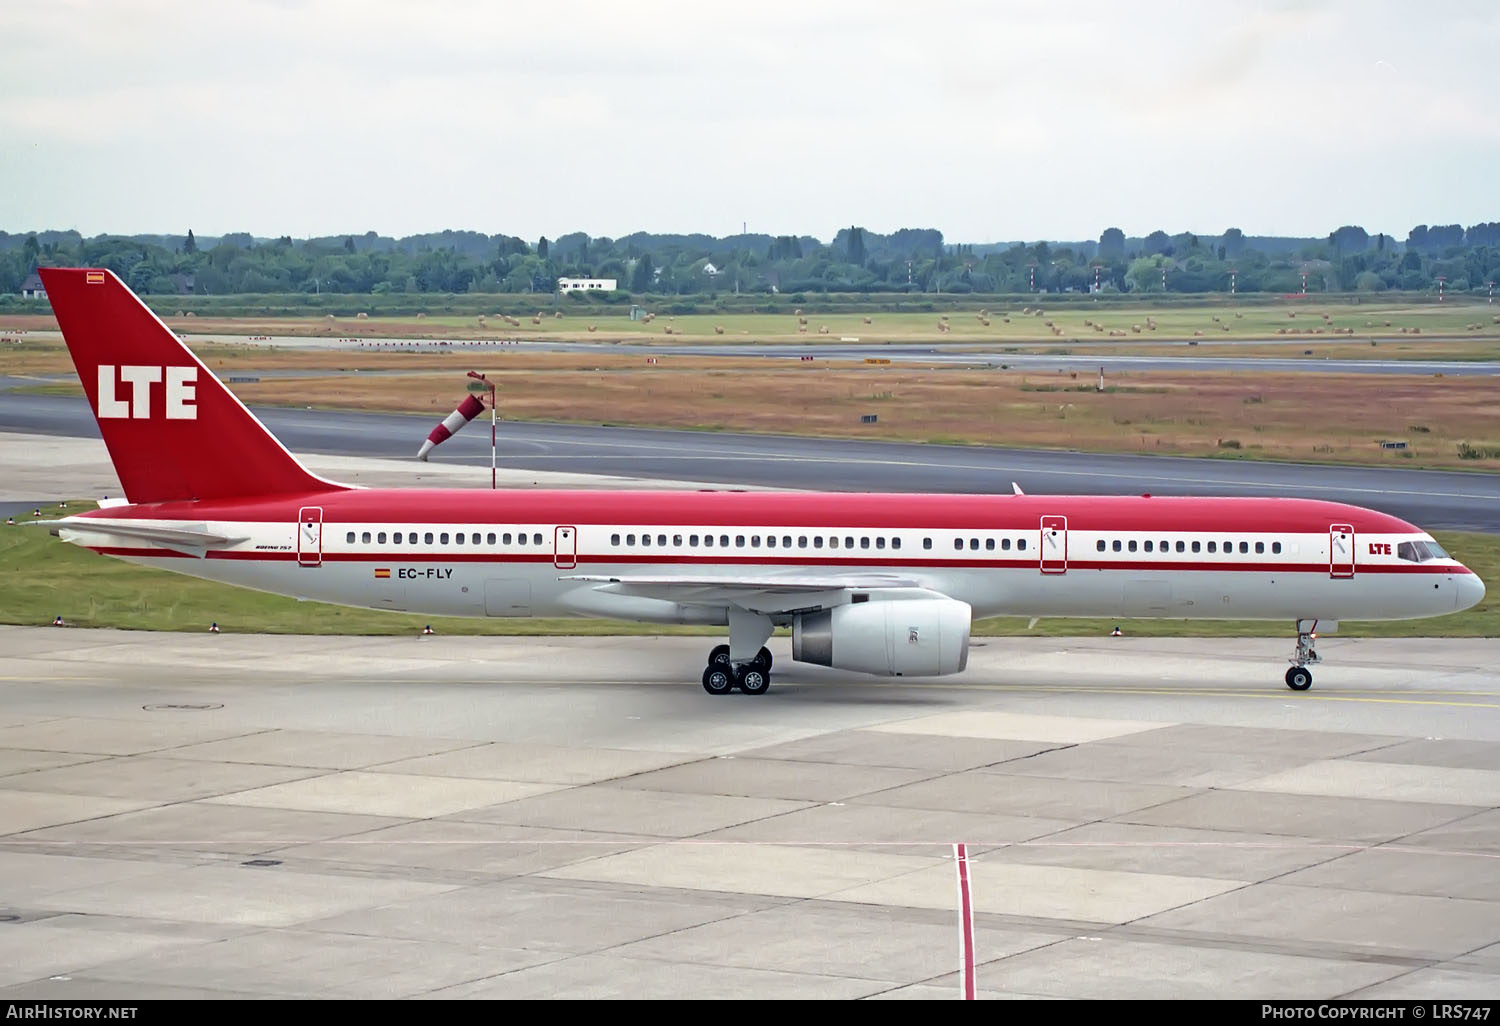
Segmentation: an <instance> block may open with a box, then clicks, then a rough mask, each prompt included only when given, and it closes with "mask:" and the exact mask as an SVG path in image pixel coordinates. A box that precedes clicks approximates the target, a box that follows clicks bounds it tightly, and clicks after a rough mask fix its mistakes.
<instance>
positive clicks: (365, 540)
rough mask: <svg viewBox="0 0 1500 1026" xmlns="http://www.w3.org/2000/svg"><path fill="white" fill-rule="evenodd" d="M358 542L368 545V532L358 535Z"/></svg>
mask: <svg viewBox="0 0 1500 1026" xmlns="http://www.w3.org/2000/svg"><path fill="white" fill-rule="evenodd" d="M359 540H360V541H361V542H363V543H364V544H366V545H368V544H370V532H369V531H366V532H365V533H364V534H362V535H360V536H359Z"/></svg>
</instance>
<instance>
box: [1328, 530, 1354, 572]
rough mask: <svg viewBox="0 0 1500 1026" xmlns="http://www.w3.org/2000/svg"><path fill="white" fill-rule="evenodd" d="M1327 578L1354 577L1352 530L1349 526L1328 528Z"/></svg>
mask: <svg viewBox="0 0 1500 1026" xmlns="http://www.w3.org/2000/svg"><path fill="white" fill-rule="evenodd" d="M1328 576H1329V577H1353V576H1354V528H1353V527H1352V526H1350V525H1349V524H1330V525H1329V527H1328Z"/></svg>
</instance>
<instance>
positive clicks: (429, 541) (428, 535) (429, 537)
mask: <svg viewBox="0 0 1500 1026" xmlns="http://www.w3.org/2000/svg"><path fill="white" fill-rule="evenodd" d="M422 540H423V541H424V542H426V543H427V544H428V545H431V544H432V532H431V531H428V532H427V533H426V534H424V535H423V536H422Z"/></svg>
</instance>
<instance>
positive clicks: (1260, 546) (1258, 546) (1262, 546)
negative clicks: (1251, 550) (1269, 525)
mask: <svg viewBox="0 0 1500 1026" xmlns="http://www.w3.org/2000/svg"><path fill="white" fill-rule="evenodd" d="M1264 551H1266V543H1265V542H1256V543H1255V554H1256V555H1257V556H1258V555H1260V554H1261V553H1262V552H1264Z"/></svg>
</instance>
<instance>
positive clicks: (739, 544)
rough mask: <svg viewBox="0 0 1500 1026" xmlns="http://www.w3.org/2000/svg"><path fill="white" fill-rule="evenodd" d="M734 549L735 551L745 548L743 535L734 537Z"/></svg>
mask: <svg viewBox="0 0 1500 1026" xmlns="http://www.w3.org/2000/svg"><path fill="white" fill-rule="evenodd" d="M734 547H735V548H737V549H743V548H744V547H745V536H744V535H743V534H737V535H735V536H734Z"/></svg>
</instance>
